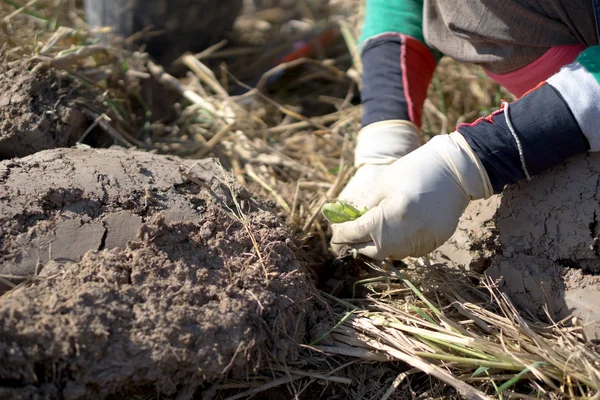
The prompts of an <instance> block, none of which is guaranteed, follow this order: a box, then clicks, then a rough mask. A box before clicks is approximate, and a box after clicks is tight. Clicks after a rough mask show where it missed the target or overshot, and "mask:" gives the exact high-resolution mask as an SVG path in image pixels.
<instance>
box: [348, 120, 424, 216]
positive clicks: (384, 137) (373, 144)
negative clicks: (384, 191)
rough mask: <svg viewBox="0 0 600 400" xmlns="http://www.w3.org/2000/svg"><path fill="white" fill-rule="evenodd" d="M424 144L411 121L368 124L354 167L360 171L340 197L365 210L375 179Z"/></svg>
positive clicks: (357, 146) (358, 139) (356, 149)
mask: <svg viewBox="0 0 600 400" xmlns="http://www.w3.org/2000/svg"><path fill="white" fill-rule="evenodd" d="M420 145H421V139H420V137H419V133H418V129H417V127H416V126H415V125H414V124H413V123H412V122H410V121H403V120H389V121H381V122H376V123H374V124H370V125H367V126H366V127H364V128H363V129H361V131H360V132H359V133H358V138H357V142H356V147H355V150H354V165H355V166H356V167H358V170H357V171H356V173H355V174H354V176H353V177H352V179H350V182H348V184H347V185H346V187H345V188H344V190H342V193H340V195H339V196H338V197H339V199H340V200H344V201H346V202H348V203H350V204H353V205H354V206H357V207H359V206H360V207H362V204H363V203H364V199H365V197H366V196H367V195H368V193H369V192H370V191H371V188H372V186H373V184H374V181H375V178H376V177H377V176H378V175H380V174H381V172H382V171H383V170H385V169H386V168H387V166H388V165H389V164H391V163H393V162H394V161H396V160H398V159H399V158H400V157H402V156H405V155H406V154H408V153H410V152H411V151H413V150H415V149H417V148H418V147H419V146H420Z"/></svg>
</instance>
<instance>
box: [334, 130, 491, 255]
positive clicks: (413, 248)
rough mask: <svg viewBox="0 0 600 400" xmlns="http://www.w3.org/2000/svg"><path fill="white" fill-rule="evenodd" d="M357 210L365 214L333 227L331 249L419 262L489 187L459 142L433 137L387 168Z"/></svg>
mask: <svg viewBox="0 0 600 400" xmlns="http://www.w3.org/2000/svg"><path fill="white" fill-rule="evenodd" d="M370 190H371V192H370V193H369V194H368V196H367V197H366V198H365V199H364V200H363V201H362V203H361V204H358V207H363V206H366V207H367V208H369V211H368V212H367V213H366V214H365V215H363V216H362V217H360V218H358V219H357V220H355V221H351V222H345V223H342V224H333V226H332V227H333V238H332V239H331V243H332V249H333V251H335V252H336V253H339V252H340V251H341V250H342V249H343V248H344V247H346V246H350V247H352V248H355V249H357V250H358V252H359V253H361V254H364V255H366V256H369V257H372V258H375V259H379V260H382V259H385V258H387V257H391V258H393V259H396V260H401V259H403V258H405V257H409V256H411V257H419V256H423V255H425V254H427V253H429V252H431V251H433V250H434V249H435V248H437V247H439V246H440V245H442V244H443V243H444V242H445V241H446V240H448V239H449V238H450V236H452V234H453V233H454V231H455V230H456V226H457V225H458V219H459V218H460V216H461V215H462V213H463V211H464V210H465V208H466V207H467V204H468V203H469V201H471V200H474V199H480V198H487V197H489V196H490V195H491V194H492V192H493V191H492V186H491V184H490V181H489V178H488V175H487V173H486V171H485V169H484V168H483V166H482V164H481V162H480V160H479V158H478V157H477V155H475V153H474V152H473V151H472V150H471V148H470V147H469V145H468V144H467V142H466V140H465V139H464V138H463V136H462V135H461V134H460V133H458V132H454V133H451V134H450V135H442V136H436V137H434V138H433V139H432V140H430V141H429V142H428V143H427V144H425V145H424V146H422V147H421V148H419V149H417V150H415V151H413V152H412V153H410V154H408V155H407V156H405V157H402V158H401V159H399V160H398V161H396V162H394V163H393V164H392V165H390V166H388V167H387V168H386V169H385V171H384V172H383V174H382V175H380V176H379V177H378V178H377V180H376V182H375V185H374V186H373V187H372V188H371V189H370Z"/></svg>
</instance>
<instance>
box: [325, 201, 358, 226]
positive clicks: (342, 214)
mask: <svg viewBox="0 0 600 400" xmlns="http://www.w3.org/2000/svg"><path fill="white" fill-rule="evenodd" d="M321 212H322V213H323V216H324V217H325V218H326V219H327V221H329V222H331V223H332V224H339V223H342V222H348V221H354V220H355V219H357V218H359V217H360V216H361V215H363V214H364V213H366V212H367V207H365V208H364V209H363V210H362V211H361V210H359V209H357V208H355V207H353V206H351V205H350V204H348V203H346V202H344V201H341V200H338V201H336V202H335V203H327V204H325V205H324V206H323V208H322V209H321Z"/></svg>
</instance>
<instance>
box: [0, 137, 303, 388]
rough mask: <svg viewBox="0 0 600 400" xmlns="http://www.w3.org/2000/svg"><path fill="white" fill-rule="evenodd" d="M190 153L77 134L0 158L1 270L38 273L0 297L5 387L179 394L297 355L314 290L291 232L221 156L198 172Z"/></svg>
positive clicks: (0, 369)
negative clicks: (75, 141) (228, 172)
mask: <svg viewBox="0 0 600 400" xmlns="http://www.w3.org/2000/svg"><path fill="white" fill-rule="evenodd" d="M191 166H192V162H191V161H184V160H181V159H178V158H175V157H162V156H156V155H152V154H148V153H142V152H134V151H122V150H76V149H56V150H48V151H44V152H40V153H37V154H35V155H32V156H29V157H25V158H22V159H18V160H11V161H4V162H0V171H7V172H6V173H4V174H0V177H1V178H0V180H1V182H0V226H1V227H2V232H1V233H0V257H2V258H1V260H2V261H1V262H0V265H2V267H1V268H0V273H2V274H5V275H6V274H10V275H26V274H30V275H33V274H37V276H38V277H37V278H36V279H35V280H34V281H33V282H32V283H30V284H28V285H25V286H21V287H18V288H16V289H13V290H12V291H10V292H8V293H5V294H4V295H3V296H2V297H0V360H2V361H0V397H1V398H18V397H24V398H30V397H35V396H40V397H44V398H46V397H48V398H66V399H80V398H106V397H109V396H110V395H111V394H114V393H117V392H119V391H123V390H128V391H131V390H132V389H135V388H139V387H151V388H152V390H153V391H154V393H156V392H159V393H162V394H165V395H173V394H175V393H178V392H180V391H181V390H184V389H185V390H190V389H189V387H188V385H189V384H190V382H193V383H194V385H202V384H204V383H207V382H210V381H212V380H215V379H218V378H220V377H222V376H224V375H225V374H228V373H230V374H233V375H234V376H236V375H237V376H243V375H244V374H245V373H247V372H249V371H254V370H256V369H258V368H261V367H266V366H268V365H272V363H277V362H278V361H283V360H286V362H289V361H290V360H294V359H295V358H296V357H297V352H298V346H297V343H302V342H303V341H304V339H303V338H304V337H305V334H306V333H307V332H306V325H307V321H308V316H309V315H310V313H311V309H312V305H313V300H311V296H312V286H311V285H310V284H309V283H308V280H307V279H306V277H305V275H304V274H303V272H302V268H301V265H300V263H299V261H298V259H297V258H296V255H295V252H296V251H297V249H296V246H295V244H294V242H293V241H292V240H291V235H290V233H289V232H288V230H287V229H286V228H285V227H284V226H283V224H282V223H281V221H280V220H279V219H278V218H277V217H276V215H275V214H274V213H273V212H272V211H271V210H270V209H268V208H267V207H266V206H264V205H263V204H262V203H261V202H259V201H257V200H255V199H253V198H252V197H251V196H250V194H249V193H248V192H246V191H244V190H243V189H241V188H239V187H233V189H231V186H230V185H229V181H228V177H226V176H225V175H224V174H223V173H222V170H221V169H219V167H218V166H217V164H216V163H215V162H214V161H212V160H203V161H200V162H199V163H197V164H196V165H194V166H193V168H192V169H191V172H190V174H191V177H192V178H193V180H194V181H195V182H192V181H190V180H189V179H188V178H186V177H185V176H183V175H182V173H181V172H182V171H183V172H187V171H188V169H189V168H190V167H191ZM188 176H189V175H188ZM232 190H233V192H232ZM224 201H225V202H224ZM236 202H237V204H238V205H239V208H240V210H241V211H242V212H243V215H245V217H243V216H241V215H240V214H239V212H238V211H234V210H237V206H236ZM249 232H250V233H251V234H250V233H249ZM192 392H193V390H192Z"/></svg>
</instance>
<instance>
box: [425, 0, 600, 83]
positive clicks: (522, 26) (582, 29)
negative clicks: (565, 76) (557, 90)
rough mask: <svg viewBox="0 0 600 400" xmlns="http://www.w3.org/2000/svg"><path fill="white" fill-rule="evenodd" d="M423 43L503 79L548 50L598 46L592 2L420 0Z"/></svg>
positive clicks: (568, 0) (555, 0) (583, 0)
mask: <svg viewBox="0 0 600 400" xmlns="http://www.w3.org/2000/svg"><path fill="white" fill-rule="evenodd" d="M423 7H424V12H423V32H424V35H423V36H424V38H425V41H426V43H427V44H428V45H429V46H430V47H432V48H434V49H437V50H439V51H440V52H442V53H443V54H445V55H448V56H450V57H452V58H454V59H456V60H458V61H462V62H471V63H476V64H480V65H481V66H482V67H484V68H485V69H487V70H489V71H491V72H493V73H495V74H503V73H507V72H511V71H514V70H516V69H519V68H522V67H524V66H526V65H528V64H530V63H532V62H533V61H535V60H536V59H538V58H539V57H541V56H542V55H543V54H544V53H545V52H547V51H548V50H549V49H550V48H551V47H553V46H566V45H573V44H582V45H583V46H584V47H590V46H594V45H597V44H598V32H597V29H596V22H595V15H594V8H593V3H592V0H503V1H497V0H444V1H436V0H424V1H423Z"/></svg>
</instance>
